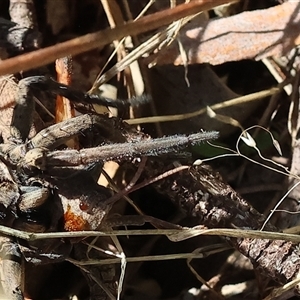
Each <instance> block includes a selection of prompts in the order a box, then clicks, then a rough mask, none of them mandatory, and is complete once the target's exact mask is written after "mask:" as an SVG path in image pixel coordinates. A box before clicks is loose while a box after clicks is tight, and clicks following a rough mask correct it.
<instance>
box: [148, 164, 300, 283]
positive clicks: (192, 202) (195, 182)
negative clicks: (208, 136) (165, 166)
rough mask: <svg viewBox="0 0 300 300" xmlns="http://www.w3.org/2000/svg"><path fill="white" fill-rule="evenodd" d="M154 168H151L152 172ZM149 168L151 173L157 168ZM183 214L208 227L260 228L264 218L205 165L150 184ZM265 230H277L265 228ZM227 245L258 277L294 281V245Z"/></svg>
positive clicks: (298, 259)
mask: <svg viewBox="0 0 300 300" xmlns="http://www.w3.org/2000/svg"><path fill="white" fill-rule="evenodd" d="M153 167H154V169H153ZM161 168H162V166H160V167H159V168H158V167H157V166H151V170H152V172H153V170H155V169H160V170H161ZM154 186H155V187H156V189H157V190H158V191H159V192H160V193H163V194H165V195H167V196H168V197H169V198H170V199H171V200H172V201H173V202H175V204H176V205H179V207H181V209H182V210H183V211H184V212H185V214H186V215H187V216H189V217H191V218H195V217H196V218H198V224H199V225H205V226H207V227H208V228H224V227H227V228H247V229H258V230H259V229H260V228H261V226H262V224H263V222H264V220H265V217H264V216H263V215H261V214H260V213H258V212H257V211H256V210H255V209H254V208H253V207H251V206H250V205H249V204H248V203H247V202H246V201H245V200H244V199H243V198H242V197H241V196H240V195H238V194H237V193H236V192H235V191H234V190H233V189H232V188H231V187H230V186H229V185H227V184H226V183H224V181H223V180H222V179H221V178H220V176H219V175H218V174H216V173H214V172H213V171H212V170H211V169H210V168H209V167H207V166H198V167H192V168H191V169H190V170H186V171H182V172H181V173H180V174H176V175H173V176H170V177H168V178H166V179H164V180H163V181H161V182H158V183H156V184H154ZM265 229H266V230H268V231H279V230H278V229H277V228H276V227H274V226H272V225H268V224H267V225H266V227H265ZM227 240H228V241H229V243H230V244H231V245H232V246H233V247H235V248H236V249H237V250H238V251H240V252H241V253H242V254H243V255H245V256H246V257H248V258H249V259H250V260H251V262H252V264H253V265H254V267H255V268H256V269H257V270H258V271H260V272H261V273H262V274H264V275H266V276H268V277H269V278H271V279H273V280H276V281H277V282H279V283H281V284H286V283H287V282H289V281H290V280H292V279H294V278H296V276H297V275H298V273H299V269H300V256H299V250H298V246H297V245H294V244H292V243H291V242H288V241H280V240H276V241H271V240H267V239H263V240H262V239H250V238H240V239H237V238H228V239H227Z"/></svg>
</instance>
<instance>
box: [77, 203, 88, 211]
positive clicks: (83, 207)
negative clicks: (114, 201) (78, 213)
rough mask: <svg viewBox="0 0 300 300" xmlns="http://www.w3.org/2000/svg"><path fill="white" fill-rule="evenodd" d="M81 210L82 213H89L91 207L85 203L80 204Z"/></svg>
mask: <svg viewBox="0 0 300 300" xmlns="http://www.w3.org/2000/svg"><path fill="white" fill-rule="evenodd" d="M79 208H80V209H81V210H82V211H87V210H88V209H89V206H88V205H87V204H86V203H84V202H80V203H79Z"/></svg>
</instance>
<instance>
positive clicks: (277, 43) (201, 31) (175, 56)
mask: <svg viewBox="0 0 300 300" xmlns="http://www.w3.org/2000/svg"><path fill="white" fill-rule="evenodd" d="M299 6H300V3H299V2H298V1H291V2H285V3H283V4H281V5H278V6H275V7H272V8H268V9H263V10H255V11H250V12H243V13H240V14H238V15H234V16H232V17H227V18H218V19H214V20H210V21H202V22H201V23H200V24H198V25H197V28H193V29H190V28H186V29H185V30H183V31H182V33H181V34H180V42H181V43H182V45H183V48H184V50H185V52H186V55H187V61H188V63H189V64H195V63H210V64H212V65H218V64H222V63H224V62H228V61H238V60H242V59H256V60H260V59H262V58H265V57H269V56H277V57H279V56H282V55H285V54H286V53H287V52H289V51H290V50H291V49H292V48H293V47H295V46H296V45H299V43H300V30H299V23H300V13H299ZM155 56H157V57H156V59H157V63H158V64H170V63H174V64H175V65H180V64H184V59H183V58H182V57H181V55H180V54H179V47H178V45H177V43H174V45H173V46H172V47H170V48H169V49H168V50H167V51H165V52H164V53H158V54H156V55H155ZM153 59H154V56H150V57H149V58H147V60H146V62H150V61H153Z"/></svg>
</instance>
